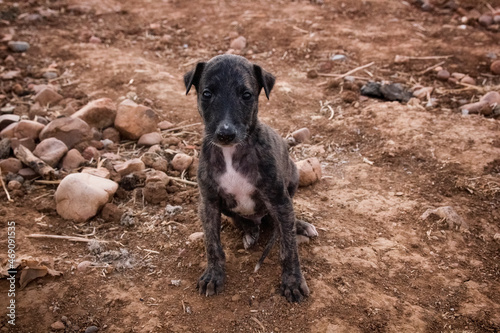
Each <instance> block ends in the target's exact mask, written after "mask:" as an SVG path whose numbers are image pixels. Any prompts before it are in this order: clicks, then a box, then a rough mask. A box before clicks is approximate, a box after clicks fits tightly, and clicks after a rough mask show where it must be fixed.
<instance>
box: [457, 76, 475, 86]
mask: <svg viewBox="0 0 500 333" xmlns="http://www.w3.org/2000/svg"><path fill="white" fill-rule="evenodd" d="M460 82H461V83H465V84H471V85H473V86H475V85H476V80H474V79H473V78H471V77H470V76H469V75H466V76H464V77H463V78H462V79H461V80H460Z"/></svg>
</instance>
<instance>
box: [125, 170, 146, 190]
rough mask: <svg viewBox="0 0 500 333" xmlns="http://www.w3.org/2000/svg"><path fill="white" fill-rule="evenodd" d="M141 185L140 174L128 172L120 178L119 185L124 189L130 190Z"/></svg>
mask: <svg viewBox="0 0 500 333" xmlns="http://www.w3.org/2000/svg"><path fill="white" fill-rule="evenodd" d="M143 185H144V183H143V179H142V178H141V177H140V175H138V174H136V173H131V174H128V175H126V176H124V177H123V178H122V179H121V180H120V186H121V187H122V188H123V189H124V190H125V191H132V190H133V189H135V188H136V187H138V186H143Z"/></svg>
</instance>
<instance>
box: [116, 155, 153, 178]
mask: <svg viewBox="0 0 500 333" xmlns="http://www.w3.org/2000/svg"><path fill="white" fill-rule="evenodd" d="M114 168H115V171H116V172H118V173H119V174H120V176H126V175H128V174H130V173H132V172H136V171H142V170H144V169H146V166H145V165H144V162H142V161H141V160H140V159H138V158H134V159H132V160H128V161H126V162H123V163H119V164H115V166H114Z"/></svg>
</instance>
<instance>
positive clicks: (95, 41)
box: [89, 36, 102, 44]
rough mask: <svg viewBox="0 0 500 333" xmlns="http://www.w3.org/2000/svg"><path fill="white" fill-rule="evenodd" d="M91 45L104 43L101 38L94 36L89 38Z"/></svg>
mask: <svg viewBox="0 0 500 333" xmlns="http://www.w3.org/2000/svg"><path fill="white" fill-rule="evenodd" d="M89 43H92V44H101V43H102V41H101V39H100V38H99V37H96V36H92V37H90V38H89Z"/></svg>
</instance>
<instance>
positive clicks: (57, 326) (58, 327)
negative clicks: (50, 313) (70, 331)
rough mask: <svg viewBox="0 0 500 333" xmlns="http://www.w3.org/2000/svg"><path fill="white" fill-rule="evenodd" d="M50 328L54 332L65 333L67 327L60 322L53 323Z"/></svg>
mask: <svg viewBox="0 0 500 333" xmlns="http://www.w3.org/2000/svg"><path fill="white" fill-rule="evenodd" d="M50 328H51V329H53V330H54V331H63V330H64V329H65V328H66V326H64V323H63V322H62V321H60V320H58V321H56V322H55V323H52V325H50Z"/></svg>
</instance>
